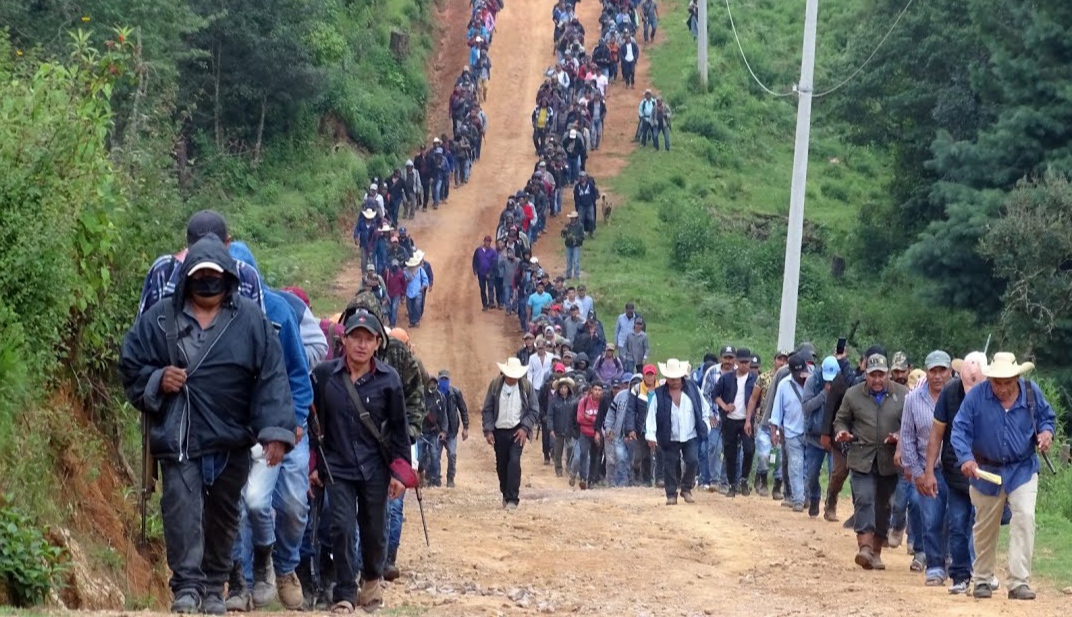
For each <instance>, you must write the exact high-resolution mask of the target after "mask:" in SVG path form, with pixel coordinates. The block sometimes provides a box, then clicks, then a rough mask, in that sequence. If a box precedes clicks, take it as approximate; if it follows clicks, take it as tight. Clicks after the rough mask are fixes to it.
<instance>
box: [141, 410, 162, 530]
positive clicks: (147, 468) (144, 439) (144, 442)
mask: <svg viewBox="0 0 1072 617" xmlns="http://www.w3.org/2000/svg"><path fill="white" fill-rule="evenodd" d="M156 477H157V476H156V459H155V458H153V455H152V453H151V452H149V418H148V417H146V416H145V415H144V414H143V415H142V417H141V491H140V492H139V493H138V512H139V514H140V515H141V534H140V535H139V536H138V546H139V547H141V548H144V547H145V546H146V545H147V544H148V540H147V538H146V535H145V533H146V529H145V527H146V518H147V517H148V513H147V509H148V504H149V496H150V495H152V494H153V491H154V490H156Z"/></svg>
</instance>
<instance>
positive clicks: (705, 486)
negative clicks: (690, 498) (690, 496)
mask: <svg viewBox="0 0 1072 617" xmlns="http://www.w3.org/2000/svg"><path fill="white" fill-rule="evenodd" d="M700 490H702V491H704V492H707V493H710V492H712V490H711V485H710V484H704V485H703V486H701V487H700Z"/></svg>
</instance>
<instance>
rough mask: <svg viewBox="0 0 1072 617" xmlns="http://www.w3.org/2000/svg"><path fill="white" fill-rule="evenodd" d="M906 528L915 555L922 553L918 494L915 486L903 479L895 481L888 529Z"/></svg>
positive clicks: (921, 521) (921, 529)
mask: <svg viewBox="0 0 1072 617" xmlns="http://www.w3.org/2000/svg"><path fill="white" fill-rule="evenodd" d="M906 526H907V528H908V543H909V544H911V545H912V550H913V551H915V552H917V553H922V552H923V517H921V516H920V514H919V493H918V492H917V491H916V485H915V484H913V483H911V482H909V481H908V480H905V479H904V476H903V475H902V476H901V477H900V479H898V480H897V492H895V493H894V494H893V506H892V507H891V509H890V529H905V527H906Z"/></svg>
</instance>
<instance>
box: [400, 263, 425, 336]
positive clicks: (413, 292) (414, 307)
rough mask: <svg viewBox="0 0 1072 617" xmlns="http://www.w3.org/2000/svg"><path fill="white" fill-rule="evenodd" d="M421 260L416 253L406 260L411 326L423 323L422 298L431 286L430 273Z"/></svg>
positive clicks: (414, 326)
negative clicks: (426, 270)
mask: <svg viewBox="0 0 1072 617" xmlns="http://www.w3.org/2000/svg"><path fill="white" fill-rule="evenodd" d="M421 262H422V260H421V259H420V258H419V256H418V255H414V256H413V257H411V258H410V260H409V261H407V262H406V314H407V315H408V316H409V327H411V328H416V327H419V326H420V325H421V317H422V316H423V315H424V304H423V302H422V299H423V296H424V292H425V290H426V289H428V288H429V287H430V286H431V283H430V281H429V279H428V273H427V272H425V270H424V268H423V267H422V265H421Z"/></svg>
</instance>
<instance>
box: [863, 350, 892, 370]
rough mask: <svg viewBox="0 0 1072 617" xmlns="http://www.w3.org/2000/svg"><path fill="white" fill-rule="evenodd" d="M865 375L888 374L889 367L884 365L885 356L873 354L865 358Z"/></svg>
mask: <svg viewBox="0 0 1072 617" xmlns="http://www.w3.org/2000/svg"><path fill="white" fill-rule="evenodd" d="M866 371H867V374H868V375H870V374H871V373H888V372H889V371H890V367H889V366H888V365H887V364H886V356H884V355H882V354H874V355H871V356H868V358H867V369H866Z"/></svg>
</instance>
